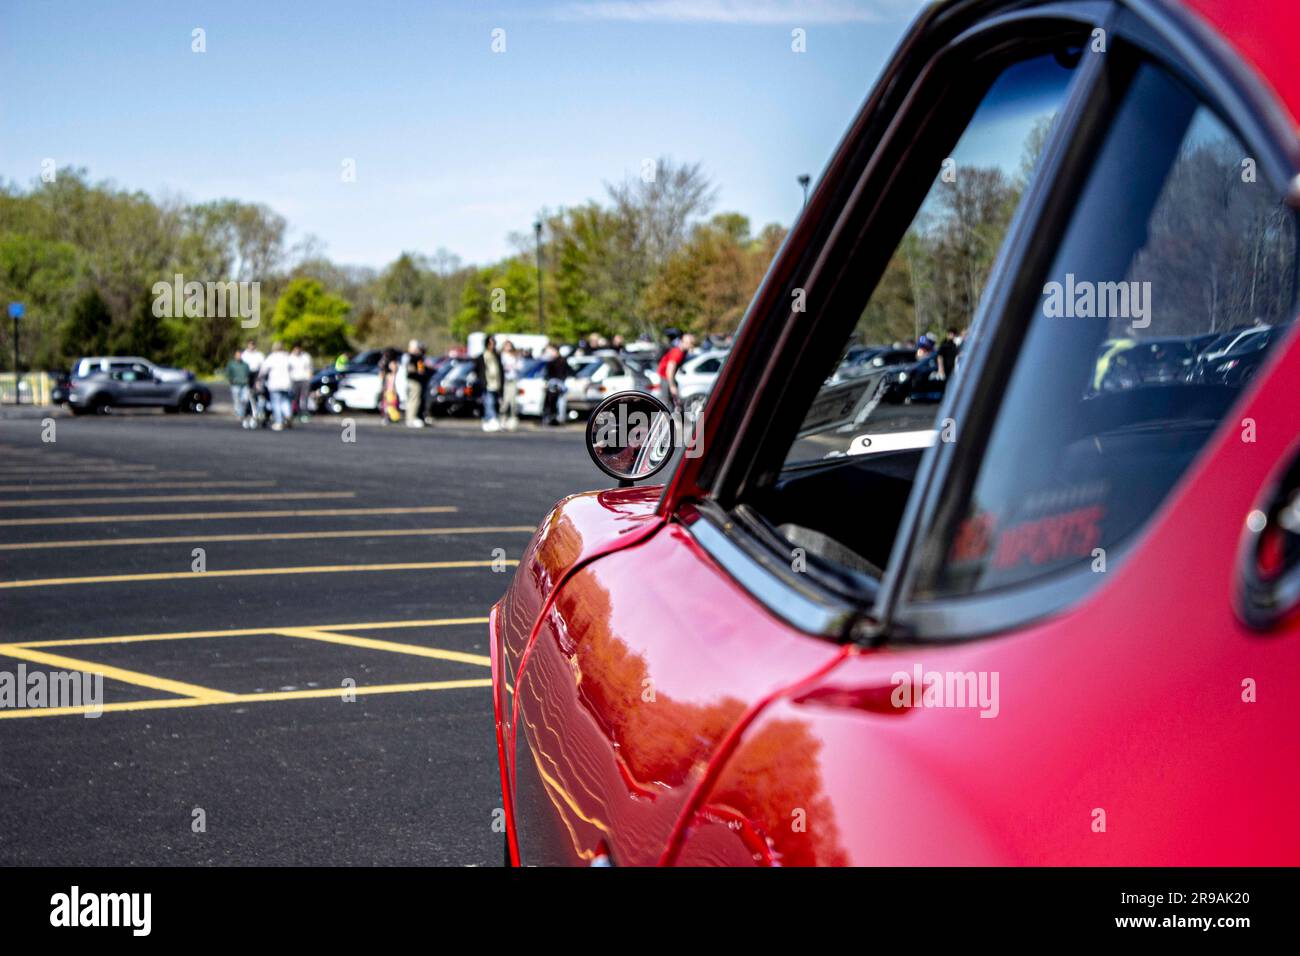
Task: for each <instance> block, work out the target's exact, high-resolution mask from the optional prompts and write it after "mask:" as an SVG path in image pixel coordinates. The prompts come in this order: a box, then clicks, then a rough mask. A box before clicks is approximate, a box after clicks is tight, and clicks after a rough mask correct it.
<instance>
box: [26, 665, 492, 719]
mask: <svg viewBox="0 0 1300 956" xmlns="http://www.w3.org/2000/svg"><path fill="white" fill-rule="evenodd" d="M105 676H107V675H105ZM491 686H492V678H490V677H476V678H473V679H470V680H434V681H421V682H419V683H413V684H373V685H371V686H369V687H350V688H347V690H348V692H349V693H352V694H356V695H357V696H358V697H364V696H368V695H371V694H409V693H414V692H417V691H432V690H462V689H465V688H471V687H491ZM343 692H344V688H342V687H318V688H317V687H314V688H312V689H311V690H282V691H273V692H271V693H265V694H227V695H226V696H225V697H223V698H222V699H220V700H199V699H197V698H193V697H178V698H175V699H172V700H124V701H119V702H117V703H112V704H104V705H102V706H101V707H98V708H96V707H91V706H84V705H83V706H81V707H29V708H26V709H24V710H0V720H5V719H6V718H17V717H69V716H73V715H76V714H86V713H91V712H94V711H102V712H103V713H105V714H111V713H121V712H123V711H132V710H171V709H173V708H181V707H211V706H212V705H214V704H260V703H264V702H266V701H275V700H313V699H318V698H329V697H336V698H338V699H340V700H342V698H343Z"/></svg>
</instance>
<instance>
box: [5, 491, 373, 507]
mask: <svg viewBox="0 0 1300 956" xmlns="http://www.w3.org/2000/svg"><path fill="white" fill-rule="evenodd" d="M356 496H357V493H356V492H355V491H273V492H270V493H269V494H263V495H126V496H123V497H121V498H32V499H31V500H29V501H0V508H44V507H49V506H52V505H120V504H134V503H139V502H144V501H289V500H294V499H299V500H300V499H303V498H355V497H356Z"/></svg>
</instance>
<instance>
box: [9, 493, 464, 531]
mask: <svg viewBox="0 0 1300 956" xmlns="http://www.w3.org/2000/svg"><path fill="white" fill-rule="evenodd" d="M114 500H115V501H121V500H122V499H121V498H117V499H114ZM456 510H457V508H456V507H455V506H454V505H429V506H426V507H422V508H307V509H299V510H293V511H189V512H170V513H167V514H160V515H78V516H73V517H63V518H6V519H2V520H0V527H6V528H15V527H31V526H34V525H46V524H115V523H117V522H119V521H226V520H228V519H235V518H338V517H344V516H350V515H414V514H421V515H427V514H448V513H451V512H454V511H456Z"/></svg>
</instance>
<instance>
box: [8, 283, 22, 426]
mask: <svg viewBox="0 0 1300 956" xmlns="http://www.w3.org/2000/svg"><path fill="white" fill-rule="evenodd" d="M23 311H24V309H23V304H22V303H21V302H10V303H9V318H11V319H13V320H14V404H15V405H20V404H22V400H23V394H22V389H21V385H22V379H21V378H20V377H19V374H18V320H19V319H21V318H22V317H23Z"/></svg>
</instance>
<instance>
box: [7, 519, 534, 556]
mask: <svg viewBox="0 0 1300 956" xmlns="http://www.w3.org/2000/svg"><path fill="white" fill-rule="evenodd" d="M533 530H534V528H533V526H532V525H522V524H521V525H499V526H495V527H493V526H485V527H477V528H374V529H371V530H368V531H275V532H268V533H264V534H209V535H203V534H182V535H175V536H172V537H164V538H104V539H89V540H83V541H26V542H20V543H17V544H0V551H39V550H44V549H46V548H108V547H119V546H121V545H141V544H181V543H190V544H215V543H220V542H230V541H306V540H311V539H315V538H399V537H426V536H427V537H436V536H438V535H447V534H497V533H500V534H506V533H515V532H525V533H531V532H532V531H533Z"/></svg>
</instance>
